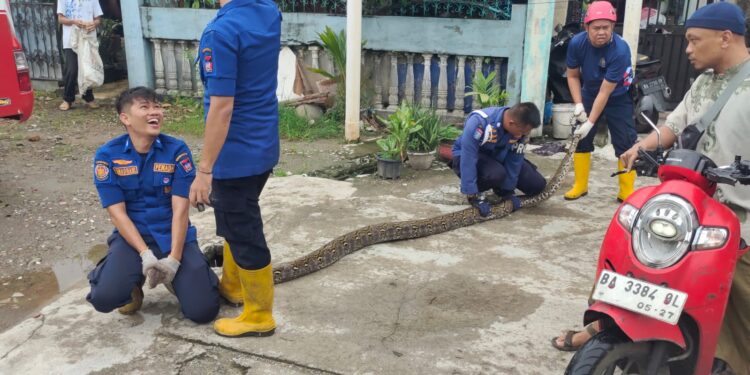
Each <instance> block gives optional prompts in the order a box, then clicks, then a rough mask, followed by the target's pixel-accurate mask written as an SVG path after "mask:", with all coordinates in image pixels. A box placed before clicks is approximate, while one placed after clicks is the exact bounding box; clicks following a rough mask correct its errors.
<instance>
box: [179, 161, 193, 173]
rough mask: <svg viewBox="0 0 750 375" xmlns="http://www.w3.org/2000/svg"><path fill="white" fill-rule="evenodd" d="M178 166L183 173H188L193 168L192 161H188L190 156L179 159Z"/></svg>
mask: <svg viewBox="0 0 750 375" xmlns="http://www.w3.org/2000/svg"><path fill="white" fill-rule="evenodd" d="M180 166H181V167H182V170H183V171H185V173H190V171H192V170H193V163H191V162H190V158H184V159H182V160H180Z"/></svg>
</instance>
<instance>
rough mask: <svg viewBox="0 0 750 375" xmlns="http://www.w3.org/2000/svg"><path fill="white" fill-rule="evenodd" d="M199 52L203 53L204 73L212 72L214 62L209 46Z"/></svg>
mask: <svg viewBox="0 0 750 375" xmlns="http://www.w3.org/2000/svg"><path fill="white" fill-rule="evenodd" d="M201 52H202V53H203V71H204V72H205V73H213V71H214V62H213V55H212V54H211V48H208V47H206V48H204V49H203V50H202V51H201Z"/></svg>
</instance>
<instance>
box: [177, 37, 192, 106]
mask: <svg viewBox="0 0 750 375" xmlns="http://www.w3.org/2000/svg"><path fill="white" fill-rule="evenodd" d="M177 43H178V44H179V45H180V56H181V57H182V58H181V59H180V90H181V91H182V95H184V96H191V95H192V94H193V79H192V78H191V77H192V71H191V70H190V57H189V56H188V48H187V47H186V43H189V42H186V41H184V40H180V41H179V42H177Z"/></svg>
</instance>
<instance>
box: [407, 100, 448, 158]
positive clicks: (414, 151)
mask: <svg viewBox="0 0 750 375" xmlns="http://www.w3.org/2000/svg"><path fill="white" fill-rule="evenodd" d="M415 113H416V117H417V118H418V119H419V124H420V128H419V130H417V131H415V132H414V133H412V134H411V135H410V136H409V142H408V145H407V149H408V151H407V155H408V157H409V165H411V167H412V168H414V169H422V170H424V169H430V166H431V165H432V161H433V160H435V149H436V148H437V146H438V143H439V142H440V134H439V132H440V129H441V127H443V126H444V125H443V123H442V121H441V119H440V116H439V115H438V114H437V113H435V110H433V109H421V108H417V109H416V111H415Z"/></svg>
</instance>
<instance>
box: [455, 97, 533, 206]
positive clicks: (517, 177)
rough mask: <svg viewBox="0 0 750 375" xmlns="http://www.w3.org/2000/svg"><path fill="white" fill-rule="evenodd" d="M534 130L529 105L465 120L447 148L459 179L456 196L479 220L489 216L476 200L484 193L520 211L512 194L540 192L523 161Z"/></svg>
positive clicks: (482, 201)
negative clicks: (460, 195) (465, 200)
mask: <svg viewBox="0 0 750 375" xmlns="http://www.w3.org/2000/svg"><path fill="white" fill-rule="evenodd" d="M539 125H541V118H540V115H539V109H538V108H537V107H536V105H534V103H529V102H526V103H519V104H516V105H514V106H513V107H490V108H485V109H480V110H476V111H474V112H472V113H471V114H469V117H468V118H467V119H466V122H465V123H464V130H463V134H461V136H460V137H458V139H456V143H454V144H453V161H452V168H453V171H454V172H455V173H456V175H458V176H459V177H460V178H461V193H463V194H466V196H467V198H468V200H469V203H470V204H471V205H472V206H474V207H476V208H478V209H479V213H480V214H481V215H482V216H483V217H486V216H488V215H489V214H490V205H489V203H488V202H487V201H486V200H485V199H484V198H483V196H482V195H480V193H482V192H484V191H486V190H490V189H492V191H493V192H494V193H495V194H496V195H497V196H499V197H501V198H503V199H510V200H512V201H513V207H514V211H515V210H517V209H519V208H520V201H519V200H518V198H517V197H516V196H515V190H516V188H518V189H519V190H521V191H522V192H523V193H524V194H527V195H535V194H539V193H540V192H541V191H542V190H544V187H545V186H546V185H547V181H546V180H545V179H544V176H542V175H541V174H540V173H539V172H537V170H536V166H534V165H533V164H531V162H529V161H528V160H526V159H525V158H524V157H523V151H524V148H525V147H526V139H527V137H528V135H529V133H531V131H532V130H533V129H534V128H537V127H539Z"/></svg>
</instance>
